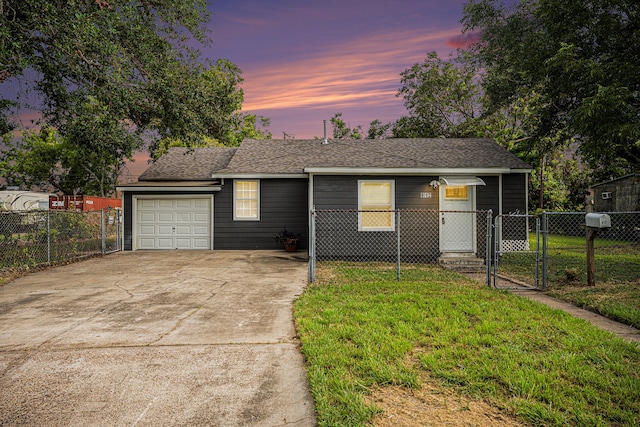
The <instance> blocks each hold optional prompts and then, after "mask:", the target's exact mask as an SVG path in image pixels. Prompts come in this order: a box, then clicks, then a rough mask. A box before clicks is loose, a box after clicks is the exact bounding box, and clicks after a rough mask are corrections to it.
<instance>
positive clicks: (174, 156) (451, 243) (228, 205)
mask: <svg viewBox="0 0 640 427" xmlns="http://www.w3.org/2000/svg"><path fill="white" fill-rule="evenodd" d="M530 171H531V166H529V165H528V164H526V163H525V162H523V161H522V160H520V159H518V158H517V157H516V156H515V155H513V154H512V153H510V152H509V151H507V150H506V149H504V148H503V147H500V146H499V145H498V144H496V143H495V142H494V141H493V140H491V139H441V138H438V139H436V138H433V139H385V140H333V141H332V140H330V141H323V140H290V139H286V140H245V141H243V143H242V144H241V145H240V146H239V147H237V148H218V147H208V148H195V149H187V148H172V149H170V150H169V152H168V153H167V154H165V155H164V156H162V157H161V158H160V159H159V160H158V161H157V162H155V163H154V164H152V165H151V166H150V167H149V168H148V169H147V170H146V171H145V172H144V173H143V174H142V175H141V176H140V178H139V181H138V182H136V183H133V184H128V185H123V186H119V187H118V190H120V191H122V193H123V211H124V248H125V250H139V249H242V250H248V249H276V248H278V246H277V243H276V242H274V239H273V236H274V235H275V234H276V233H277V232H278V231H280V230H281V229H282V228H283V227H286V228H287V229H289V230H293V231H297V232H301V233H302V235H303V238H302V247H306V243H307V239H308V228H309V212H310V210H311V208H312V207H313V206H315V207H316V208H317V209H352V210H367V209H389V210H395V209H432V210H442V211H454V210H455V211H475V210H489V209H492V210H493V212H494V215H498V214H501V213H504V214H507V213H512V212H519V213H523V212H527V210H528V209H527V192H528V174H529V173H530ZM360 215H361V217H359V220H358V223H357V224H354V225H353V226H354V227H356V228H357V229H354V230H352V231H355V232H358V233H360V232H362V233H366V232H384V231H387V230H392V227H393V224H392V223H389V224H387V226H388V228H385V227H382V228H380V226H379V225H376V226H375V227H371V226H370V223H368V217H367V216H366V215H367V214H366V213H362V214H360ZM445 227H446V228H445ZM447 230H450V231H447ZM421 232H424V233H432V234H433V235H435V236H436V238H435V240H434V241H435V242H438V241H440V242H441V243H440V245H441V246H443V247H441V248H440V251H441V252H447V251H453V252H460V251H462V252H464V251H472V250H473V249H472V248H473V244H471V243H470V242H472V241H473V240H474V239H475V236H474V233H475V228H474V227H471V228H469V229H466V228H464V227H463V226H461V224H456V223H455V221H454V220H452V221H444V218H443V221H442V223H440V221H439V222H438V224H434V225H433V227H432V229H425V227H423V229H421ZM439 233H440V235H442V233H445V234H446V233H450V234H451V236H455V237H452V239H440V240H439V239H438V235H439ZM524 234H525V237H524V238H525V239H526V230H524ZM443 242H444V243H443ZM436 244H437V243H436ZM469 245H470V246H469ZM445 246H446V247H445Z"/></svg>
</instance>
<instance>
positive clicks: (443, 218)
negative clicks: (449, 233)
mask: <svg viewBox="0 0 640 427" xmlns="http://www.w3.org/2000/svg"><path fill="white" fill-rule="evenodd" d="M442 225H444V216H443V217H442Z"/></svg>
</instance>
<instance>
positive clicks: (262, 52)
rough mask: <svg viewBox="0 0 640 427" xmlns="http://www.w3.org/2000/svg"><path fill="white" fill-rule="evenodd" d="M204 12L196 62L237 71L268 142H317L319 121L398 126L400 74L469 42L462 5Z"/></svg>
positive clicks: (242, 6)
mask: <svg viewBox="0 0 640 427" xmlns="http://www.w3.org/2000/svg"><path fill="white" fill-rule="evenodd" d="M211 3H212V4H211V8H210V9H211V11H212V13H213V16H212V20H211V23H210V25H209V28H210V29H211V34H210V35H211V38H212V39H213V44H212V46H211V47H207V48H204V49H202V51H203V55H204V56H205V57H208V58H211V59H216V58H225V59H228V60H230V61H231V62H233V63H235V64H236V65H238V66H239V67H240V69H241V70H242V71H243V77H244V79H245V81H244V84H243V88H244V91H245V102H244V107H243V109H244V111H246V112H250V113H253V114H259V115H262V116H265V117H268V118H270V119H271V126H270V128H269V129H270V130H271V132H272V133H273V137H274V138H282V137H283V132H286V133H287V134H289V135H292V136H295V137H296V138H312V137H314V136H318V137H321V136H322V133H323V124H322V120H323V119H326V120H328V119H330V118H331V117H332V116H333V115H334V114H335V113H338V112H342V113H343V118H344V119H345V120H346V121H347V122H348V123H349V125H350V126H352V127H353V126H356V125H362V127H363V129H364V130H365V131H366V130H367V129H368V127H369V123H370V122H371V121H372V120H374V119H380V120H381V121H383V122H388V121H392V120H395V119H397V118H399V117H400V116H402V115H404V114H405V109H404V107H403V105H402V99H401V98H397V97H396V96H395V94H396V92H397V90H398V88H399V87H400V75H399V74H400V72H402V71H403V70H405V69H406V68H408V67H410V66H411V65H413V64H414V63H416V62H421V61H422V60H424V58H425V57H426V54H427V52H429V51H433V50H435V51H437V52H438V53H439V54H440V55H441V56H442V57H447V56H448V55H449V54H450V53H452V52H453V51H455V48H456V47H459V46H462V45H464V44H465V41H466V40H465V36H463V35H462V34H461V27H462V26H461V24H460V22H459V21H460V19H461V17H462V8H463V4H464V3H465V1H464V0H449V1H442V0H395V1H394V0H386V1H383V0H343V1H336V0H324V1H299V0H276V1H274V0H270V1H269V2H265V1H264V0H260V1H259V0H239V1H220V2H218V1H216V0H213V1H212V2H211ZM328 132H329V133H330V127H329V131H328Z"/></svg>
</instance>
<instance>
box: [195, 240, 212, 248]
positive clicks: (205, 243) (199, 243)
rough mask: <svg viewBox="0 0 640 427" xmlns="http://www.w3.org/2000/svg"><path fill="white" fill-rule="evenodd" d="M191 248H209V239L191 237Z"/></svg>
mask: <svg viewBox="0 0 640 427" xmlns="http://www.w3.org/2000/svg"><path fill="white" fill-rule="evenodd" d="M193 249H209V239H193Z"/></svg>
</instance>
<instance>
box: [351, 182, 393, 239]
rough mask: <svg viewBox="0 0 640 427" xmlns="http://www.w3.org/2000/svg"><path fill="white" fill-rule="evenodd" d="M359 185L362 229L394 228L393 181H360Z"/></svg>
mask: <svg viewBox="0 0 640 427" xmlns="http://www.w3.org/2000/svg"><path fill="white" fill-rule="evenodd" d="M359 185H360V188H359V190H360V191H359V197H360V200H359V208H360V211H361V212H360V214H359V217H360V218H359V219H360V223H359V227H360V230H381V231H382V230H393V227H394V214H393V212H392V211H393V210H394V209H395V206H394V203H393V181H359ZM371 211H380V212H371Z"/></svg>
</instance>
